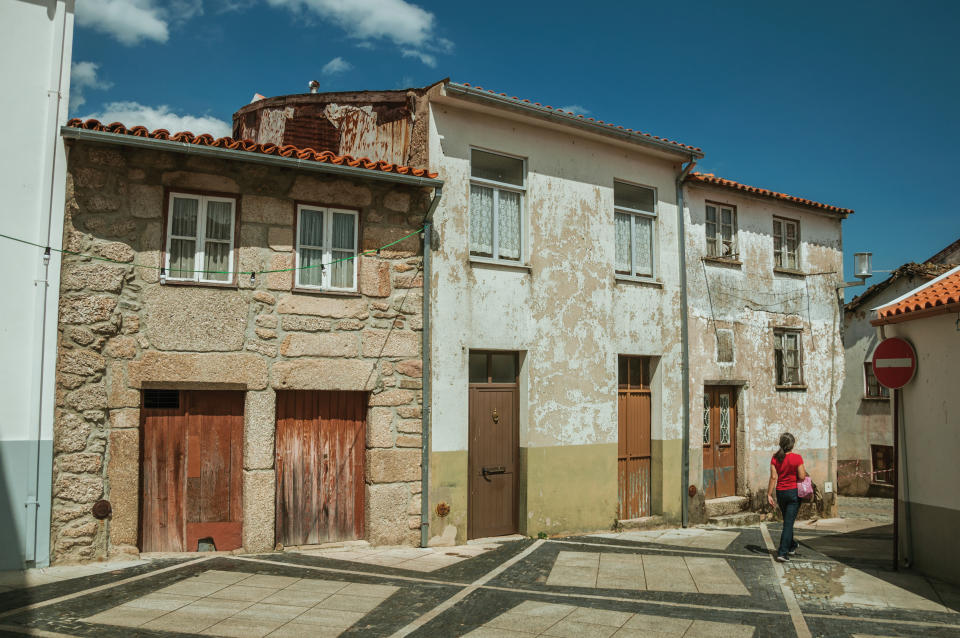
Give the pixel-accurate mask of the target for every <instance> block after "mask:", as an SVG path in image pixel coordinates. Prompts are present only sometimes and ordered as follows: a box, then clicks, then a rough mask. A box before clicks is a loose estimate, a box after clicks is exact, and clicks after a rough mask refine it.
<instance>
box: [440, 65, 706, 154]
mask: <svg viewBox="0 0 960 638" xmlns="http://www.w3.org/2000/svg"><path fill="white" fill-rule="evenodd" d="M451 84H456V85H458V86H462V87H465V88H468V89H472V90H474V91H480V92H485V93H491V94H493V95H500V96H502V97H506V98H507V99H508V100H512V101H514V102H517V103H519V104H530V100H526V99H521V98H518V97H509V96H507V94H506V93H499V94H498V93H497V92H496V91H493V90H491V89H487V90H484V89H483V87H481V86H476V85H471V84H470V83H469V82H451ZM533 105H534V106H537V107H540V108H544V109H549V110H551V111H555V112H556V113H558V114H560V115H563V116H564V117H569V118H570V119H579V120H586V121H589V122H593V123H594V124H598V125H600V126H603V127H606V128H610V129H614V130H626V131H628V132H630V133H631V134H633V135H641V136H643V137H649V138H653V139H656V140H660V141H661V142H663V143H665V144H669V145H671V146H676V147H678V148H682V149H684V150H687V151H694V152H696V153H703V149H702V148H700V147H699V146H691V145H689V144H684V143H682V142H676V141H673V140H668V139H667V138H665V137H663V138H661V137H658V136H656V135H651V134H649V133H644V132H642V131H635V130H633V129H629V128H628V129H624V127H622V126H617V125H616V124H611V123H610V122H604V121H603V120H595V119H594V118H592V117H587V118H584V117H583V115H578V114H574V113H573V112H571V111H565V110H563V109H559V108H554V107H552V106H549V105H544V104H541V103H540V102H533Z"/></svg>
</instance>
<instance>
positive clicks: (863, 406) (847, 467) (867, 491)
mask: <svg viewBox="0 0 960 638" xmlns="http://www.w3.org/2000/svg"><path fill="white" fill-rule="evenodd" d="M958 261H960V241H957V242H954V243H953V244H951V245H950V246H947V247H946V248H944V249H943V250H941V251H939V252H938V253H937V254H936V255H934V256H933V257H931V258H930V259H928V260H927V261H925V262H924V263H922V264H917V263H908V264H904V265H902V266H900V267H899V268H897V269H896V270H894V271H893V272H892V273H890V276H889V277H887V278H886V279H885V280H883V281H881V282H878V283H876V284H874V285H873V286H870V287H869V288H867V289H866V290H865V291H863V293H861V294H860V295H858V296H857V297H854V298H853V299H852V300H850V302H849V303H847V304H846V306H845V308H844V313H843V347H844V352H845V354H844V361H845V363H844V369H845V374H846V380H845V381H844V384H843V391H842V392H841V394H840V402H839V403H838V405H837V410H838V427H837V458H838V460H837V492H838V493H839V494H844V495H848V496H868V495H870V496H892V495H893V419H892V416H891V414H892V413H891V411H890V410H891V406H890V391H889V390H887V388H885V387H883V386H882V385H880V384H879V383H878V382H877V378H876V376H875V375H874V374H873V367H872V361H873V351H874V349H875V348H876V347H877V344H878V343H880V337H879V336H878V335H877V330H876V328H875V327H874V326H872V325H871V324H870V322H871V320H872V319H873V318H875V317H874V316H873V312H872V309H874V308H877V307H878V306H882V305H884V304H886V303H888V302H890V301H892V300H893V299H896V298H898V297H900V296H902V295H903V294H904V293H906V292H908V291H909V290H912V289H914V288H916V287H917V286H918V285H920V284H922V283H924V282H927V281H930V280H931V279H934V278H935V277H938V276H940V275H942V274H943V273H945V272H947V271H948V270H950V268H951V267H952V265H951V264H955V263H956V262H958Z"/></svg>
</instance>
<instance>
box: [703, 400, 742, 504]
mask: <svg viewBox="0 0 960 638" xmlns="http://www.w3.org/2000/svg"><path fill="white" fill-rule="evenodd" d="M736 401H737V391H736V388H734V387H731V386H706V387H704V389H703V493H704V498H707V499H711V498H722V497H724V496H736V494H737V470H736V466H737V444H736V443H737V440H736V439H737V437H736V433H737V403H736Z"/></svg>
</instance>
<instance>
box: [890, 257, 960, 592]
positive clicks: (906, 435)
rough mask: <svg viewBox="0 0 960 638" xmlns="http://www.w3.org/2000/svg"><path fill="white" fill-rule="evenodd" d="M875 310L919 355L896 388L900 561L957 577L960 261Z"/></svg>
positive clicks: (959, 560) (937, 574)
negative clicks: (909, 375) (911, 371)
mask: <svg viewBox="0 0 960 638" xmlns="http://www.w3.org/2000/svg"><path fill="white" fill-rule="evenodd" d="M875 311H876V312H875V313H871V314H873V319H872V320H871V323H872V324H873V326H874V327H875V328H876V329H877V331H878V332H879V333H880V337H881V338H890V337H899V338H900V339H904V340H906V341H907V342H909V343H910V344H911V346H912V347H913V350H914V353H915V355H916V368H915V371H914V375H913V378H912V379H911V380H910V381H908V382H907V383H906V385H904V386H903V388H901V389H900V390H896V391H895V393H894V394H895V396H894V405H897V404H899V413H900V419H899V423H898V424H897V430H898V432H897V434H896V436H897V448H896V452H895V457H896V465H895V468H896V469H895V478H894V483H895V484H896V490H897V494H896V507H897V521H898V525H897V526H896V529H897V538H896V548H897V549H896V551H897V556H898V559H899V564H901V565H910V566H912V567H913V568H915V569H917V570H918V571H920V572H923V573H925V574H929V575H931V576H935V577H937V578H942V579H945V580H948V581H951V582H954V583H957V582H960V557H958V554H957V552H955V551H953V548H954V547H955V545H956V533H957V526H958V525H960V494H958V493H957V491H956V490H953V489H950V486H952V485H956V484H957V481H960V469H958V468H960V466H958V465H957V462H956V459H957V455H958V454H960V435H958V428H957V425H958V419H957V414H960V393H958V392H957V375H956V369H957V360H958V359H960V266H957V267H954V268H952V269H950V270H948V271H947V272H946V273H944V274H943V275H940V276H939V277H937V278H935V279H932V280H930V281H928V282H926V283H923V284H921V285H920V286H918V287H916V288H914V289H912V290H909V291H907V292H906V293H905V294H904V295H901V296H900V297H898V298H896V299H893V300H890V301H889V302H888V303H886V304H883V305H881V306H879V307H875Z"/></svg>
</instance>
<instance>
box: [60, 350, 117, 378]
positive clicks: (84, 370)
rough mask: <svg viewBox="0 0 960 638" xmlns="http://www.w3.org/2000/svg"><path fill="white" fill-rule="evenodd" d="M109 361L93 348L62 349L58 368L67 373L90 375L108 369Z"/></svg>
mask: <svg viewBox="0 0 960 638" xmlns="http://www.w3.org/2000/svg"><path fill="white" fill-rule="evenodd" d="M106 366H107V361H106V359H104V358H103V357H102V356H101V355H99V354H97V353H96V352H93V351H91V350H80V349H79V348H78V349H74V350H61V351H60V357H59V360H58V361H57V369H58V370H59V371H60V372H65V373H67V374H76V375H80V376H84V377H88V376H91V375H94V374H97V373H98V372H103V371H104V370H105V369H106Z"/></svg>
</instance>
